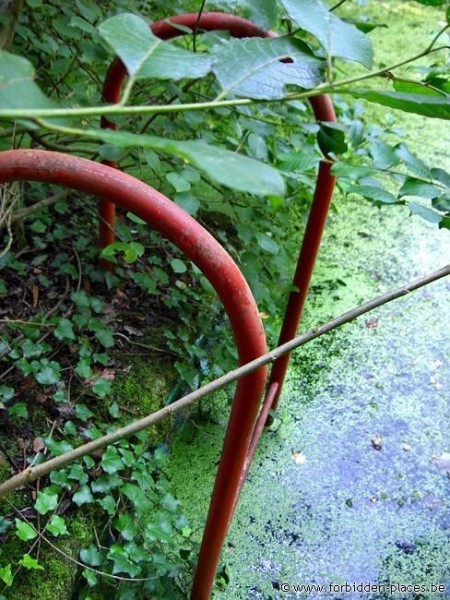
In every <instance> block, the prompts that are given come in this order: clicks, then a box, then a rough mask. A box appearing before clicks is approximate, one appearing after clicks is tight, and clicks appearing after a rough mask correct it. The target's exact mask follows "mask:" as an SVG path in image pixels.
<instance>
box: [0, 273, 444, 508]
mask: <svg viewBox="0 0 450 600" xmlns="http://www.w3.org/2000/svg"><path fill="white" fill-rule="evenodd" d="M447 275H450V264H448V265H446V266H445V267H443V268H442V269H438V270H437V271H433V272H432V273H429V274H428V275H426V276H424V277H421V278H420V279H416V280H415V281H412V282H410V283H408V284H406V285H403V286H401V287H399V288H397V289H395V290H393V291H390V292H386V293H385V294H382V295H381V296H377V297H376V298H373V299H372V300H369V301H368V302H365V303H364V304H361V305H359V306H357V307H356V308H353V309H352V310H349V311H348V312H346V313H344V314H342V315H340V316H339V317H336V318H335V319H333V320H332V321H329V322H328V323H326V324H325V325H320V326H319V327H317V328H315V329H312V330H311V331H308V332H307V333H304V334H303V335H300V336H298V337H295V338H294V339H292V340H291V341H289V342H286V343H285V344H282V345H281V346H278V348H275V349H274V350H272V351H271V352H267V353H266V354H263V355H262V356H260V357H258V358H256V359H254V360H252V361H251V362H249V363H247V364H245V365H243V366H241V367H239V368H237V369H234V370H233V371H230V372H229V373H226V374H225V375H223V376H222V377H219V378H218V379H215V380H214V381H211V382H210V383H207V384H206V385H204V386H202V387H201V388H199V389H198V390H195V391H194V392H191V393H190V394H188V395H187V396H184V397H183V398H181V399H180V400H177V401H176V402H174V403H173V404H170V405H169V406H165V407H164V408H162V409H160V410H158V411H156V412H154V413H152V414H151V415H148V416H147V417H144V418H143V419H139V420H138V421H134V422H133V423H130V424H129V425H125V426H123V427H120V428H119V429H117V430H116V431H113V432H112V433H109V434H107V435H105V436H103V437H101V438H98V439H96V440H93V441H91V442H88V443H87V444H83V445H82V446H78V447H77V448H74V449H73V450H70V451H69V452H65V453H64V454H61V455H60V456H56V457H55V458H52V459H50V460H48V461H46V462H45V463H41V464H39V465H36V466H35V467H33V468H31V467H28V468H27V469H25V470H24V471H22V472H21V473H18V474H17V475H14V476H13V477H11V478H10V479H7V480H6V481H5V482H4V483H2V484H1V485H0V498H1V497H2V496H5V495H6V494H8V493H10V492H12V491H13V490H15V489H17V488H18V487H20V486H22V485H24V484H27V483H30V482H32V481H36V479H39V478H40V477H43V476H44V475H48V473H50V472H52V471H55V470H56V469H62V468H63V467H66V466H67V465H69V464H71V463H73V462H74V461H76V460H78V459H79V458H82V457H83V456H86V455H87V454H91V453H92V452H94V451H96V450H99V449H100V448H105V447H106V446H109V445H110V444H114V443H116V442H118V441H120V440H121V439H123V438H125V437H128V436H131V435H135V434H136V433H138V432H139V431H142V430H143V429H146V428H147V427H150V426H151V425H154V424H155V423H158V422H159V421H161V420H162V419H164V418H165V417H167V416H169V415H171V414H172V413H175V412H177V411H179V410H181V409H183V408H186V407H187V406H190V405H191V404H194V403H195V402H197V401H198V400H200V398H203V397H204V396H206V395H207V394H210V393H211V392H215V391H217V390H218V389H220V388H222V387H224V386H225V385H228V384H230V383H232V382H234V381H237V380H238V379H241V378H242V377H244V376H245V375H248V374H249V373H252V372H253V371H256V370H257V369H259V368H261V367H263V366H264V365H267V364H269V363H271V362H274V361H275V360H277V359H278V358H279V357H280V356H283V355H284V354H287V353H289V352H292V351H293V350H295V349H296V348H299V347H300V346H303V345H304V344H306V343H308V342H310V341H312V340H314V339H316V338H318V337H320V336H322V335H324V334H325V333H329V332H330V331H332V330H333V329H337V328H338V327H341V326H342V325H345V324H346V323H349V322H350V321H354V320H355V319H357V318H358V317H360V316H361V315H364V314H366V313H368V312H370V311H371V310H373V309H375V308H378V307H380V306H382V305H383V304H387V303H388V302H392V300H395V299H397V298H400V297H401V296H405V295H407V294H409V293H410V292H412V291H414V290H417V289H419V288H421V287H423V286H425V285H428V284H429V283H432V282H433V281H437V280H438V279H441V278H442V277H446V276H447Z"/></svg>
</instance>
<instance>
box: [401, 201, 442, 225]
mask: <svg viewBox="0 0 450 600" xmlns="http://www.w3.org/2000/svg"><path fill="white" fill-rule="evenodd" d="M408 208H409V210H410V212H411V214H412V215H418V216H419V217H422V219H425V221H428V222H430V223H433V224H435V225H437V224H438V223H440V222H441V220H442V215H441V214H439V213H438V212H437V211H435V210H433V209H432V208H428V206H423V205H422V204H417V203H416V202H408Z"/></svg>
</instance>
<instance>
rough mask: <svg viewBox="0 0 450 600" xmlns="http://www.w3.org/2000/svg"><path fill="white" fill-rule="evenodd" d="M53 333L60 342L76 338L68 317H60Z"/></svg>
mask: <svg viewBox="0 0 450 600" xmlns="http://www.w3.org/2000/svg"><path fill="white" fill-rule="evenodd" d="M53 333H54V336H55V337H56V338H57V339H58V340H61V341H62V342H64V341H71V340H75V339H76V338H75V333H74V331H73V325H72V322H71V321H69V319H64V318H63V319H60V320H59V322H58V326H57V327H56V329H55V331H54V332H53Z"/></svg>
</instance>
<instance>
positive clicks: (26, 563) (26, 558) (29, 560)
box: [19, 554, 44, 571]
mask: <svg viewBox="0 0 450 600" xmlns="http://www.w3.org/2000/svg"><path fill="white" fill-rule="evenodd" d="M19 565H22V567H25V568H26V569H34V570H36V571H43V570H44V567H43V566H42V565H40V564H39V563H38V561H37V560H36V559H35V558H33V557H32V556H30V555H29V554H24V555H23V556H22V558H21V559H20V560H19Z"/></svg>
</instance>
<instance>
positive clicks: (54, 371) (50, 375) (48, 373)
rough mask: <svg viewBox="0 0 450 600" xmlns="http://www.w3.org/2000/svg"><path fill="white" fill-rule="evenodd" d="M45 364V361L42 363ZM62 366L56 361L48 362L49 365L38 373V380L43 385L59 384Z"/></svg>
mask: <svg viewBox="0 0 450 600" xmlns="http://www.w3.org/2000/svg"><path fill="white" fill-rule="evenodd" d="M42 362H44V361H42ZM60 368H61V366H60V364H59V363H57V362H55V361H53V360H52V361H47V364H45V365H44V367H43V368H42V369H41V370H40V371H39V372H38V373H36V379H37V381H38V382H39V383H41V384H42V385H53V384H55V383H58V381H59V380H60V379H61V375H60V372H59V370H60Z"/></svg>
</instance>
